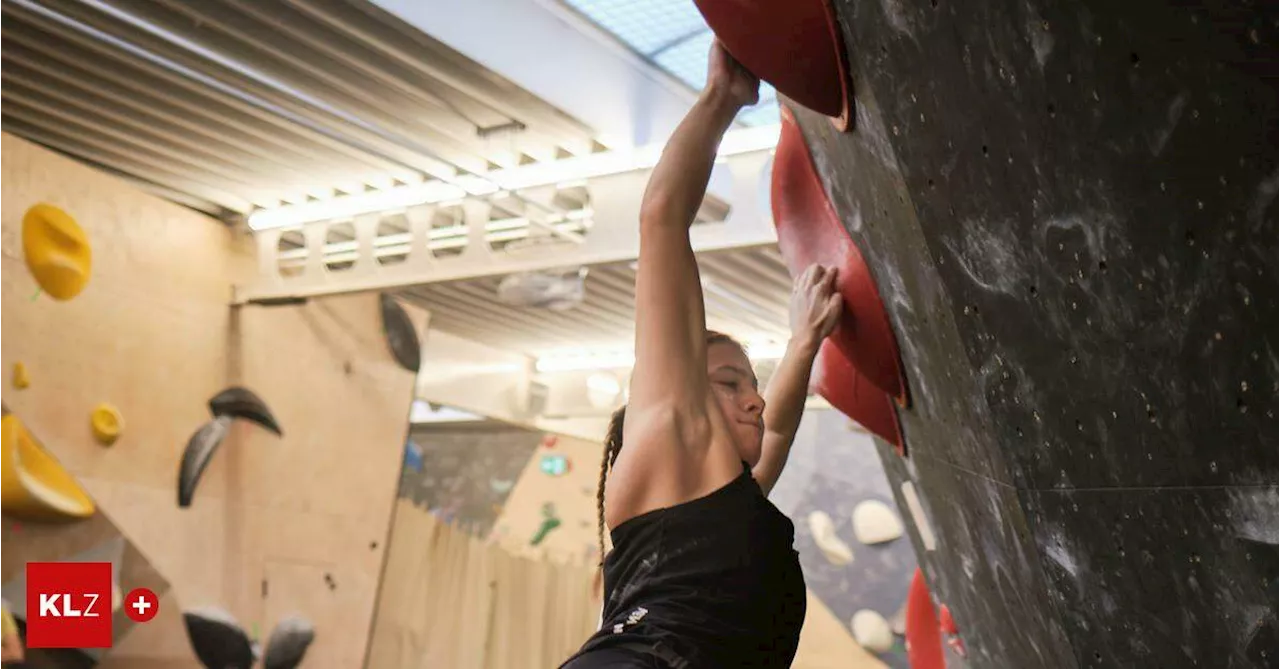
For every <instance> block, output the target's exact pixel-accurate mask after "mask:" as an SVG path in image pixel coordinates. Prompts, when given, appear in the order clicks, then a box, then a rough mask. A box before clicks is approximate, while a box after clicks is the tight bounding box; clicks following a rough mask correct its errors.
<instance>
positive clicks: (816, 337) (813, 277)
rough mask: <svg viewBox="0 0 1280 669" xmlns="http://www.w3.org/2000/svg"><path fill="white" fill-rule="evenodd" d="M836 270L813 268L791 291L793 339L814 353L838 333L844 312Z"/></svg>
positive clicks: (797, 278)
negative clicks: (831, 336) (837, 287)
mask: <svg viewBox="0 0 1280 669" xmlns="http://www.w3.org/2000/svg"><path fill="white" fill-rule="evenodd" d="M836 278H837V272H836V268H834V267H832V268H827V267H823V266H822V265H818V264H814V265H810V266H809V267H808V268H807V269H805V271H804V272H803V273H802V274H801V275H800V276H798V277H796V280H795V284H794V285H793V286H792V289H791V336H792V338H799V340H800V342H801V343H803V344H805V345H807V346H810V347H812V348H813V349H814V350H815V351H816V349H817V347H818V346H819V345H821V344H822V340H823V339H826V338H827V337H828V336H830V335H831V333H832V332H834V331H835V329H836V325H837V324H838V323H839V322H840V314H841V312H843V311H844V298H843V297H841V295H840V293H839V292H838V291H837V290H836Z"/></svg>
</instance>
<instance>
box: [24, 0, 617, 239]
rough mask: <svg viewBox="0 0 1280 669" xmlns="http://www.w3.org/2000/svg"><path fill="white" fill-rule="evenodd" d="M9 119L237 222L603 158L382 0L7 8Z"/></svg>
mask: <svg viewBox="0 0 1280 669" xmlns="http://www.w3.org/2000/svg"><path fill="white" fill-rule="evenodd" d="M3 14H4V24H3V41H2V43H0V46H2V50H3V70H4V77H3V81H2V86H3V101H4V105H3V123H4V128H5V131H6V132H11V133H13V134H17V135H20V136H23V137H25V138H27V139H30V140H32V141H35V142H37V143H40V144H44V145H46V146H48V147H50V148H53V149H55V150H58V151H61V152H63V153H67V154H70V155H72V156H74V157H76V158H78V159H80V160H83V161H85V162H88V163H91V164H94V165H96V166H99V167H101V168H104V169H106V170H108V171H111V172H114V173H117V174H119V175H121V176H124V177H126V178H128V179H130V180H132V181H135V182H136V183H138V184H139V185H142V186H144V187H146V188H148V189H150V190H152V191H153V192H156V193H158V194H160V195H162V196H164V197H168V198H169V199H172V200H175V201H178V202H181V203H183V204H186V205H188V206H191V207H194V208H196V209H199V210H201V211H205V212H208V213H211V214H214V215H220V216H223V217H226V218H233V217H236V216H237V215H243V214H247V213H249V212H251V211H252V210H254V209H255V208H256V207H273V206H277V205H279V204H282V203H291V202H292V203H300V202H307V201H316V200H324V199H326V198H330V197H334V196H336V195H341V194H346V193H357V192H362V191H364V190H367V189H371V188H380V187H387V186H391V185H397V184H400V183H419V182H421V181H423V180H424V179H427V178H430V177H436V178H441V179H448V178H450V177H455V176H458V175H467V174H479V173H483V172H484V171H486V170H489V169H492V168H497V167H511V166H516V165H519V164H528V163H531V162H538V161H545V160H552V159H555V158H557V157H565V156H569V155H582V154H585V153H590V152H592V151H595V150H599V149H600V148H602V147H600V146H599V145H598V144H596V143H595V142H594V141H593V140H594V133H593V131H592V129H591V128H588V127H586V126H585V125H584V124H582V123H580V122H578V121H576V120H575V119H573V118H570V117H569V116H567V115H566V114H564V113H563V112H561V111H559V110H558V109H556V108H555V107H553V106H551V105H549V104H547V103H545V102H544V101H542V100H540V99H539V98H537V97H535V96H533V95H532V94H530V93H528V92H527V91H524V90H523V89H521V88H520V87H518V86H516V85H515V84H513V83H511V82H510V81H507V80H505V79H504V78H502V77H501V76H499V75H497V74H496V73H494V72H492V71H490V70H488V69H486V68H484V67H482V66H481V65H479V64H477V63H475V62H474V61H472V60H470V59H469V58H467V57H466V56H464V55H462V54H460V53H458V52H456V51H454V50H452V49H450V48H448V47H447V46H445V45H443V44H441V43H440V42H438V41H436V40H434V39H432V38H431V37H429V36H427V35H426V34H424V33H422V32H420V31H418V30H416V29H415V28H413V27H411V26H408V25H407V24H404V23H403V22H401V21H400V20H399V19H397V18H396V17H394V16H392V15H390V14H388V13H386V12H384V11H382V10H380V9H378V8H377V7H376V6H375V5H373V4H372V3H366V2H358V1H356V0H218V1H212V0H202V1H201V2H188V1H184V0H5V2H4V4H3Z"/></svg>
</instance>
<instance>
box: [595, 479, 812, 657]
mask: <svg viewBox="0 0 1280 669" xmlns="http://www.w3.org/2000/svg"><path fill="white" fill-rule="evenodd" d="M743 469H744V471H743V473H742V475H741V476H739V477H738V478H736V479H734V480H733V481H731V482H730V483H728V484H727V485H725V486H724V487H722V488H720V489H719V490H716V491H715V492H713V493H711V494H710V495H707V496H705V497H700V498H698V499H695V500H692V501H689V502H685V503H683V504H678V505H676V506H673V507H669V508H666V509H657V510H655V511H650V512H648V513H644V514H641V515H639V516H636V517H634V518H631V519H630V520H627V521H626V522H624V523H622V524H620V525H619V526H618V527H616V528H614V529H613V531H612V532H611V533H610V536H611V537H612V538H613V545H614V549H613V551H612V552H610V553H609V555H608V557H607V558H606V560H605V565H604V591H605V604H604V613H603V616H602V618H603V625H602V626H601V628H600V631H598V632H596V633H595V634H594V635H593V636H592V637H591V638H590V639H589V640H587V643H586V644H585V645H583V647H582V651H581V652H587V651H591V650H595V649H598V648H608V647H614V646H628V647H631V648H645V649H652V650H653V651H654V652H655V653H656V654H657V655H658V656H659V657H661V658H663V659H665V660H666V662H667V663H668V664H670V665H671V666H673V667H676V668H681V667H687V668H689V669H700V668H702V667H715V668H721V667H789V666H791V660H792V658H793V657H795V653H796V646H797V645H798V644H799V642H800V627H801V625H802V624H803V623H804V615H805V586H804V574H803V573H802V572H801V571H800V560H799V555H798V554H797V553H796V551H795V549H794V548H793V543H794V540H795V526H794V525H792V523H791V519H789V518H787V517H786V516H785V515H783V514H782V512H781V511H779V510H778V508H777V507H775V506H774V505H773V504H772V503H771V502H770V501H769V500H768V499H766V498H765V496H764V494H763V493H762V492H761V491H760V486H759V485H757V484H756V482H755V479H753V478H752V477H751V471H750V469H748V468H747V465H746V463H743Z"/></svg>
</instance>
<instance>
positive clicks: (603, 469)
mask: <svg viewBox="0 0 1280 669" xmlns="http://www.w3.org/2000/svg"><path fill="white" fill-rule="evenodd" d="M706 342H707V346H710V345H712V344H719V343H729V344H733V345H734V346H737V347H738V348H742V344H740V343H738V341H737V340H736V339H734V338H733V337H730V336H729V335H727V334H724V333H722V332H716V331H715V330H707V338H706ZM626 417H627V407H626V405H625V404H624V405H623V406H622V407H620V408H619V409H618V410H617V411H615V412H613V415H612V416H610V418H609V432H608V433H607V434H606V435H605V438H604V453H603V454H601V457H600V482H599V484H598V485H597V486H596V539H597V541H599V544H600V566H601V567H602V568H603V567H604V484H605V479H607V478H608V476H609V471H610V470H612V469H613V463H614V462H616V461H617V460H618V453H620V452H622V425H623V423H624V422H625V421H626Z"/></svg>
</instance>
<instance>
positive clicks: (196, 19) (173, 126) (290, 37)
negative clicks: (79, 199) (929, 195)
mask: <svg viewBox="0 0 1280 669" xmlns="http://www.w3.org/2000/svg"><path fill="white" fill-rule="evenodd" d="M530 1H533V0H530ZM569 4H570V5H572V6H573V7H574V8H575V9H576V10H577V11H580V12H583V13H584V14H585V15H586V16H588V17H589V18H591V19H592V20H593V21H596V22H597V23H599V24H600V25H601V26H603V27H605V28H606V29H607V30H610V31H612V32H613V33H614V34H615V35H617V36H618V37H619V39H621V40H622V41H624V42H626V43H627V44H629V45H630V46H631V47H632V48H633V49H635V50H637V51H638V52H640V53H641V55H642V56H644V57H645V58H646V59H647V60H648V61H649V62H650V63H652V64H653V65H654V67H659V68H662V69H665V70H667V71H668V72H670V73H672V74H675V75H676V76H677V77H680V78H682V79H683V80H685V81H686V83H689V84H690V85H691V86H695V87H696V86H698V85H700V80H701V78H702V77H703V76H705V66H706V50H707V44H706V42H707V40H709V39H710V37H709V35H710V33H709V32H708V31H707V30H706V27H705V24H703V23H701V17H700V16H698V15H697V13H696V11H694V10H693V9H692V3H690V2H688V0H681V2H680V6H679V7H678V9H679V11H680V12H681V13H679V15H678V16H677V15H676V14H671V15H670V16H669V17H668V18H670V17H674V18H671V20H670V21H667V22H666V23H662V22H657V23H653V22H654V21H656V20H657V18H656V17H660V15H658V14H654V12H655V11H658V10H661V9H662V8H663V7H668V5H671V3H669V2H666V1H665V0H664V2H661V3H656V4H654V5H652V6H649V5H646V3H645V2H639V1H637V2H632V3H617V2H599V1H594V2H593V1H588V0H572V1H571V2H570V3H569ZM672 7H674V5H672ZM2 8H3V10H2V11H3V15H4V21H3V27H2V28H0V32H2V34H3V40H0V50H2V52H3V54H2V60H3V65H2V67H3V72H4V76H3V78H2V79H0V89H2V92H3V103H4V104H3V107H2V109H0V113H2V115H3V125H4V130H5V132H9V133H13V134H16V135H19V136H22V137H24V138H26V139H29V140H32V141H34V142H37V143H39V144H43V145H45V146H48V147H50V148H52V149H54V150H56V151H60V152H62V153H65V154H68V155H70V156H72V157H74V158H77V159H79V160H81V161H83V162H86V163H89V164H91V165H94V166H96V167H99V168H101V169H104V170H106V171H108V172H111V173H114V174H116V175H118V176H120V177H122V178H125V179H127V180H129V181H132V182H133V183H135V184H136V185H138V186H140V187H142V188H144V189H146V190H149V191H151V192H153V193H155V194H157V195H160V196H162V197H165V198H168V199H170V200H173V201H176V202H179V203H182V204H184V205H187V206H189V207H192V208H195V209H197V210H200V211H204V212H206V213H209V214H211V215H214V216H217V217H220V218H222V219H223V220H227V221H235V220H239V219H240V218H242V217H243V216H246V215H247V214H249V213H252V212H253V211H255V210H257V209H260V208H273V207H278V206H280V205H283V204H301V203H307V202H322V201H326V200H328V199H329V198H334V197H338V196H341V195H345V194H356V193H363V192H366V191H371V190H377V189H385V188H387V187H390V186H397V185H402V184H417V183H422V182H424V181H428V180H432V179H436V180H446V181H447V180H448V179H450V178H455V177H458V176H467V175H483V174H484V173H485V172H487V171H491V170H495V169H499V168H509V167H516V166H520V165H528V164H533V163H539V162H544V161H552V160H556V159H562V158H565V157H569V156H580V155H585V154H590V153H594V152H598V151H601V150H603V148H604V147H602V146H601V145H600V144H599V143H598V142H596V141H595V140H596V135H595V132H594V131H593V129H592V128H590V127H587V126H586V125H585V124H583V123H581V122H580V121H577V120H575V119H574V118H571V117H570V116H568V115H567V114H565V113H564V112H562V111H561V110H560V109H558V108H556V107H555V106H553V105H551V104H549V103H547V102H545V101H543V100H542V99H540V98H538V97H536V96H534V95H533V94H531V93H529V92H528V91H526V90H524V89H523V88H521V87H520V86H518V85H517V84H515V83H513V82H511V81H510V80H508V79H506V78H504V77H503V76H501V75H500V74H498V73H496V72H494V71H492V70H489V69H487V68H485V67H484V66H482V65H480V64H479V63H477V62H476V61H474V60H472V59H471V58H469V57H468V56H466V55H464V54H462V53H459V52H457V51H455V50H453V49H452V48H450V47H448V46H446V45H445V44H443V43H442V42H440V41H438V40H436V39H433V38H432V37H430V36H429V35H427V34H425V33H423V32H421V31H420V30H418V29H416V28H414V27H412V26H410V25H408V24H406V23H404V22H403V21H401V20H400V19H399V18H397V17H396V16H394V15H392V14H390V13H388V12H386V11H384V10H382V9H380V8H378V6H376V5H375V4H373V3H371V2H364V1H362V0H201V1H200V2H191V1H189V0H4V3H3V5H2ZM668 8H669V9H670V7H668ZM672 11H675V10H674V9H673V10H672ZM677 19H678V20H677ZM495 20H499V19H495ZM646 25H649V26H650V28H649V29H648V30H649V32H645V30H646V29H645V28H644V26H646ZM664 31H665V32H664ZM646 39H647V40H649V42H652V44H649V43H648V42H644V40H646ZM694 52H696V54H695V53H694ZM695 55H696V58H695ZM589 94H590V92H589V91H584V92H583V95H589ZM765 97H766V100H767V95H766V96H765ZM758 109H764V110H765V111H764V112H763V113H764V115H765V116H768V117H769V119H770V120H772V121H776V111H774V110H773V109H772V108H770V107H769V103H768V102H767V101H766V102H765V103H764V104H762V105H761V106H759V107H758V108H757V110H758ZM748 113H754V112H748ZM762 118H763V117H762ZM743 121H744V122H749V121H748V119H746V118H745V117H744V119H743ZM579 190H581V189H579ZM575 192H576V191H574V189H572V188H571V189H568V190H566V191H565V193H564V194H562V196H560V197H558V198H557V199H556V200H555V201H554V202H552V203H550V206H553V207H555V208H556V209H557V210H558V211H559V213H560V214H561V215H562V216H563V217H565V218H566V220H571V221H572V220H577V219H573V214H574V213H575V212H578V213H580V212H582V211H585V210H586V209H585V208H588V207H589V203H588V202H586V201H585V200H583V199H582V198H580V197H569V195H573V194H574V193H575ZM495 197H497V196H495ZM504 197H505V198H506V199H504V200H503V199H500V200H493V202H492V204H494V206H495V209H494V211H495V214H494V215H495V217H498V218H502V217H503V216H509V217H518V216H521V215H522V212H524V211H525V209H526V205H527V204H528V203H527V202H525V201H524V200H523V199H522V197H521V196H520V195H519V194H516V193H506V194H505V196H504ZM553 213H555V212H553ZM721 214H723V212H721ZM403 218H404V217H403V216H400V217H398V218H397V217H396V216H389V217H387V220H385V221H383V224H382V225H381V226H380V228H379V232H378V235H379V243H380V244H381V242H383V241H386V242H388V244H389V243H390V242H391V241H394V240H395V239H397V237H396V236H397V235H400V236H403V234H404V233H405V232H406V230H407V229H408V228H407V227H406V226H407V223H406V221H404V220H401V219H403ZM721 218H723V216H721ZM512 220H516V219H515V218H512ZM437 223H439V226H442V227H441V230H439V231H437V232H440V234H444V233H445V232H448V231H450V230H453V227H456V226H453V227H450V224H451V222H450V221H444V222H436V223H433V226H434V225H436V224H437ZM566 225H568V224H566ZM495 234H496V233H495ZM503 234H508V233H503ZM522 234H523V235H527V234H528V233H527V231H521V230H513V231H510V233H509V234H508V236H510V237H511V240H510V241H512V242H520V240H522V239H523V237H521V235H522ZM330 237H331V238H330V239H329V240H328V241H329V242H330V245H334V246H335V247H336V246H341V245H342V244H348V245H350V244H354V242H353V241H352V240H353V239H354V233H353V232H350V231H348V232H343V230H342V228H341V226H336V227H334V228H333V229H332V230H331V233H330ZM451 241H456V240H452V238H451V239H450V240H444V241H441V242H440V243H441V244H445V242H451ZM491 243H499V244H502V243H508V241H507V240H505V238H504V239H503V240H500V241H499V242H491ZM300 244H301V236H300V234H299V233H298V232H297V231H296V230H294V231H290V232H289V233H287V234H286V235H285V236H284V238H283V239H282V242H281V246H282V249H284V250H285V251H287V252H290V253H298V252H301V251H302V249H300V248H299V247H300ZM388 249H389V250H388V252H389V253H390V252H391V251H394V248H391V247H388ZM330 261H331V264H333V263H337V264H338V265H341V263H342V262H344V261H342V260H341V258H338V257H337V256H335V257H334V258H331V259H330ZM699 262H700V266H701V270H702V276H703V279H704V293H705V295H706V304H707V321H708V326H709V327H712V328H714V329H717V330H722V331H725V332H728V333H730V334H733V335H735V336H737V337H739V338H741V339H744V340H769V339H773V340H779V341H785V339H786V335H787V300H788V296H789V294H790V283H791V282H790V279H789V277H788V274H787V271H786V269H785V267H784V266H783V264H782V262H781V259H780V258H779V256H778V253H777V250H776V248H773V247H770V248H756V249H752V250H743V251H733V252H722V253H715V254H703V256H702V257H700V260H699ZM588 269H589V273H588V276H587V279H586V298H585V300H584V301H583V302H582V303H581V304H579V305H578V306H576V307H574V308H573V309H570V310H568V311H551V310H547V309H536V308H523V307H514V306H511V305H509V304H505V303H503V302H501V301H499V300H498V298H497V294H496V287H497V284H498V282H499V281H500V280H501V276H490V277H482V278H477V279H470V280H465V281H456V282H449V283H439V284H430V285H424V286H419V287H415V288H411V289H409V290H407V291H406V292H405V295H406V296H408V297H409V298H410V299H412V300H413V301H415V302H417V303H419V304H421V305H423V306H425V307H427V308H428V309H430V310H431V311H432V326H433V327H434V328H438V329H440V330H444V331H448V332H451V333H455V334H458V335H462V336H465V337H468V338H470V339H472V340H474V341H478V342H481V343H485V344H490V345H492V346H495V347H499V348H502V349H505V350H511V351H518V352H521V353H525V354H528V355H532V356H538V355H540V354H542V353H545V352H547V351H559V350H564V349H566V348H583V347H620V346H626V347H629V346H630V344H631V342H632V339H633V324H634V308H635V307H634V282H635V273H634V271H633V270H632V268H631V267H630V265H629V264H628V263H620V264H610V265H601V266H595V267H590V268H588Z"/></svg>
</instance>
